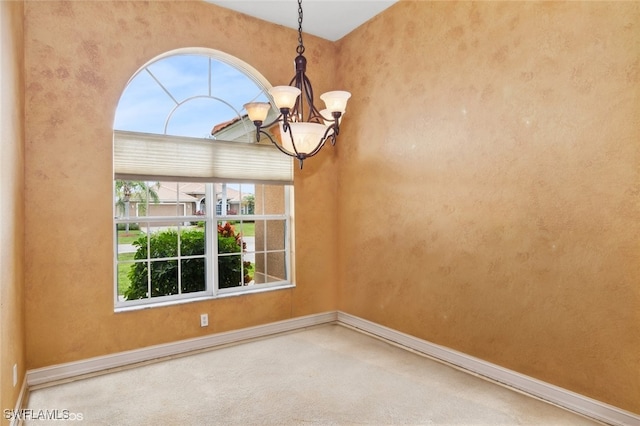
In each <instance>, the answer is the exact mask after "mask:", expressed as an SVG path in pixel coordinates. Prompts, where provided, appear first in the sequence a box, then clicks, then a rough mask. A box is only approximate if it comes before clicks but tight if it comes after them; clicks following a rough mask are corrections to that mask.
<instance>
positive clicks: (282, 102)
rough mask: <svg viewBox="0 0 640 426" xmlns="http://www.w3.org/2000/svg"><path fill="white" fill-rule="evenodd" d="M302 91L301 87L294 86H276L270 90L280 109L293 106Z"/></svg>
mask: <svg viewBox="0 0 640 426" xmlns="http://www.w3.org/2000/svg"><path fill="white" fill-rule="evenodd" d="M300 93H301V91H300V89H298V88H297V87H293V86H275V87H273V88H272V89H271V90H269V94H270V95H271V96H273V101H274V102H275V103H276V106H277V107H278V109H282V108H289V109H291V108H293V106H294V105H295V103H296V99H298V96H300Z"/></svg>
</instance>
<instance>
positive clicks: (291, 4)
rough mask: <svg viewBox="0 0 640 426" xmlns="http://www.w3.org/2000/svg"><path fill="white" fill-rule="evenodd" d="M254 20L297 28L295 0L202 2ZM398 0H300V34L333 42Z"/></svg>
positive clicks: (214, 0)
mask: <svg viewBox="0 0 640 426" xmlns="http://www.w3.org/2000/svg"><path fill="white" fill-rule="evenodd" d="M204 1H206V2H208V3H213V4H216V5H218V6H222V7H226V8H227V9H233V10H235V11H237V12H241V13H245V14H247V15H251V16H253V17H256V18H259V19H262V20H265V21H269V22H272V23H274V24H279V25H284V26H285V27H289V28H294V29H296V30H297V29H298V1H297V0H204ZM396 1H398V0H303V2H302V10H303V21H302V32H303V34H313V35H315V36H318V37H322V38H324V39H327V40H331V41H336V40H339V39H341V38H342V37H344V36H345V35H347V34H349V33H350V32H351V31H352V30H354V29H356V28H357V27H359V26H360V25H362V24H364V23H365V22H366V21H368V20H369V19H371V18H373V17H374V16H376V15H377V14H379V13H380V12H382V11H383V10H385V9H386V8H388V7H389V6H391V5H392V4H394V3H395V2H396Z"/></svg>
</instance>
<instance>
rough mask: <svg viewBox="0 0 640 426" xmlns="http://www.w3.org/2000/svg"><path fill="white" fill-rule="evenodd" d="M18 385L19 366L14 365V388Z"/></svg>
mask: <svg viewBox="0 0 640 426" xmlns="http://www.w3.org/2000/svg"><path fill="white" fill-rule="evenodd" d="M17 384H18V364H13V387H14V388H15V387H16V385H17Z"/></svg>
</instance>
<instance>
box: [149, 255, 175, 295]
mask: <svg viewBox="0 0 640 426" xmlns="http://www.w3.org/2000/svg"><path fill="white" fill-rule="evenodd" d="M170 294H178V262H177V261H176V260H158V261H155V262H151V297H158V296H168V295H170Z"/></svg>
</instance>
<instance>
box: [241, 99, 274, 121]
mask: <svg viewBox="0 0 640 426" xmlns="http://www.w3.org/2000/svg"><path fill="white" fill-rule="evenodd" d="M244 109H245V110H247V115H249V120H251V121H253V122H256V121H258V122H260V123H262V122H264V121H265V120H266V119H267V114H269V110H270V109H271V104H269V103H267V102H249V103H248V104H244Z"/></svg>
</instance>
